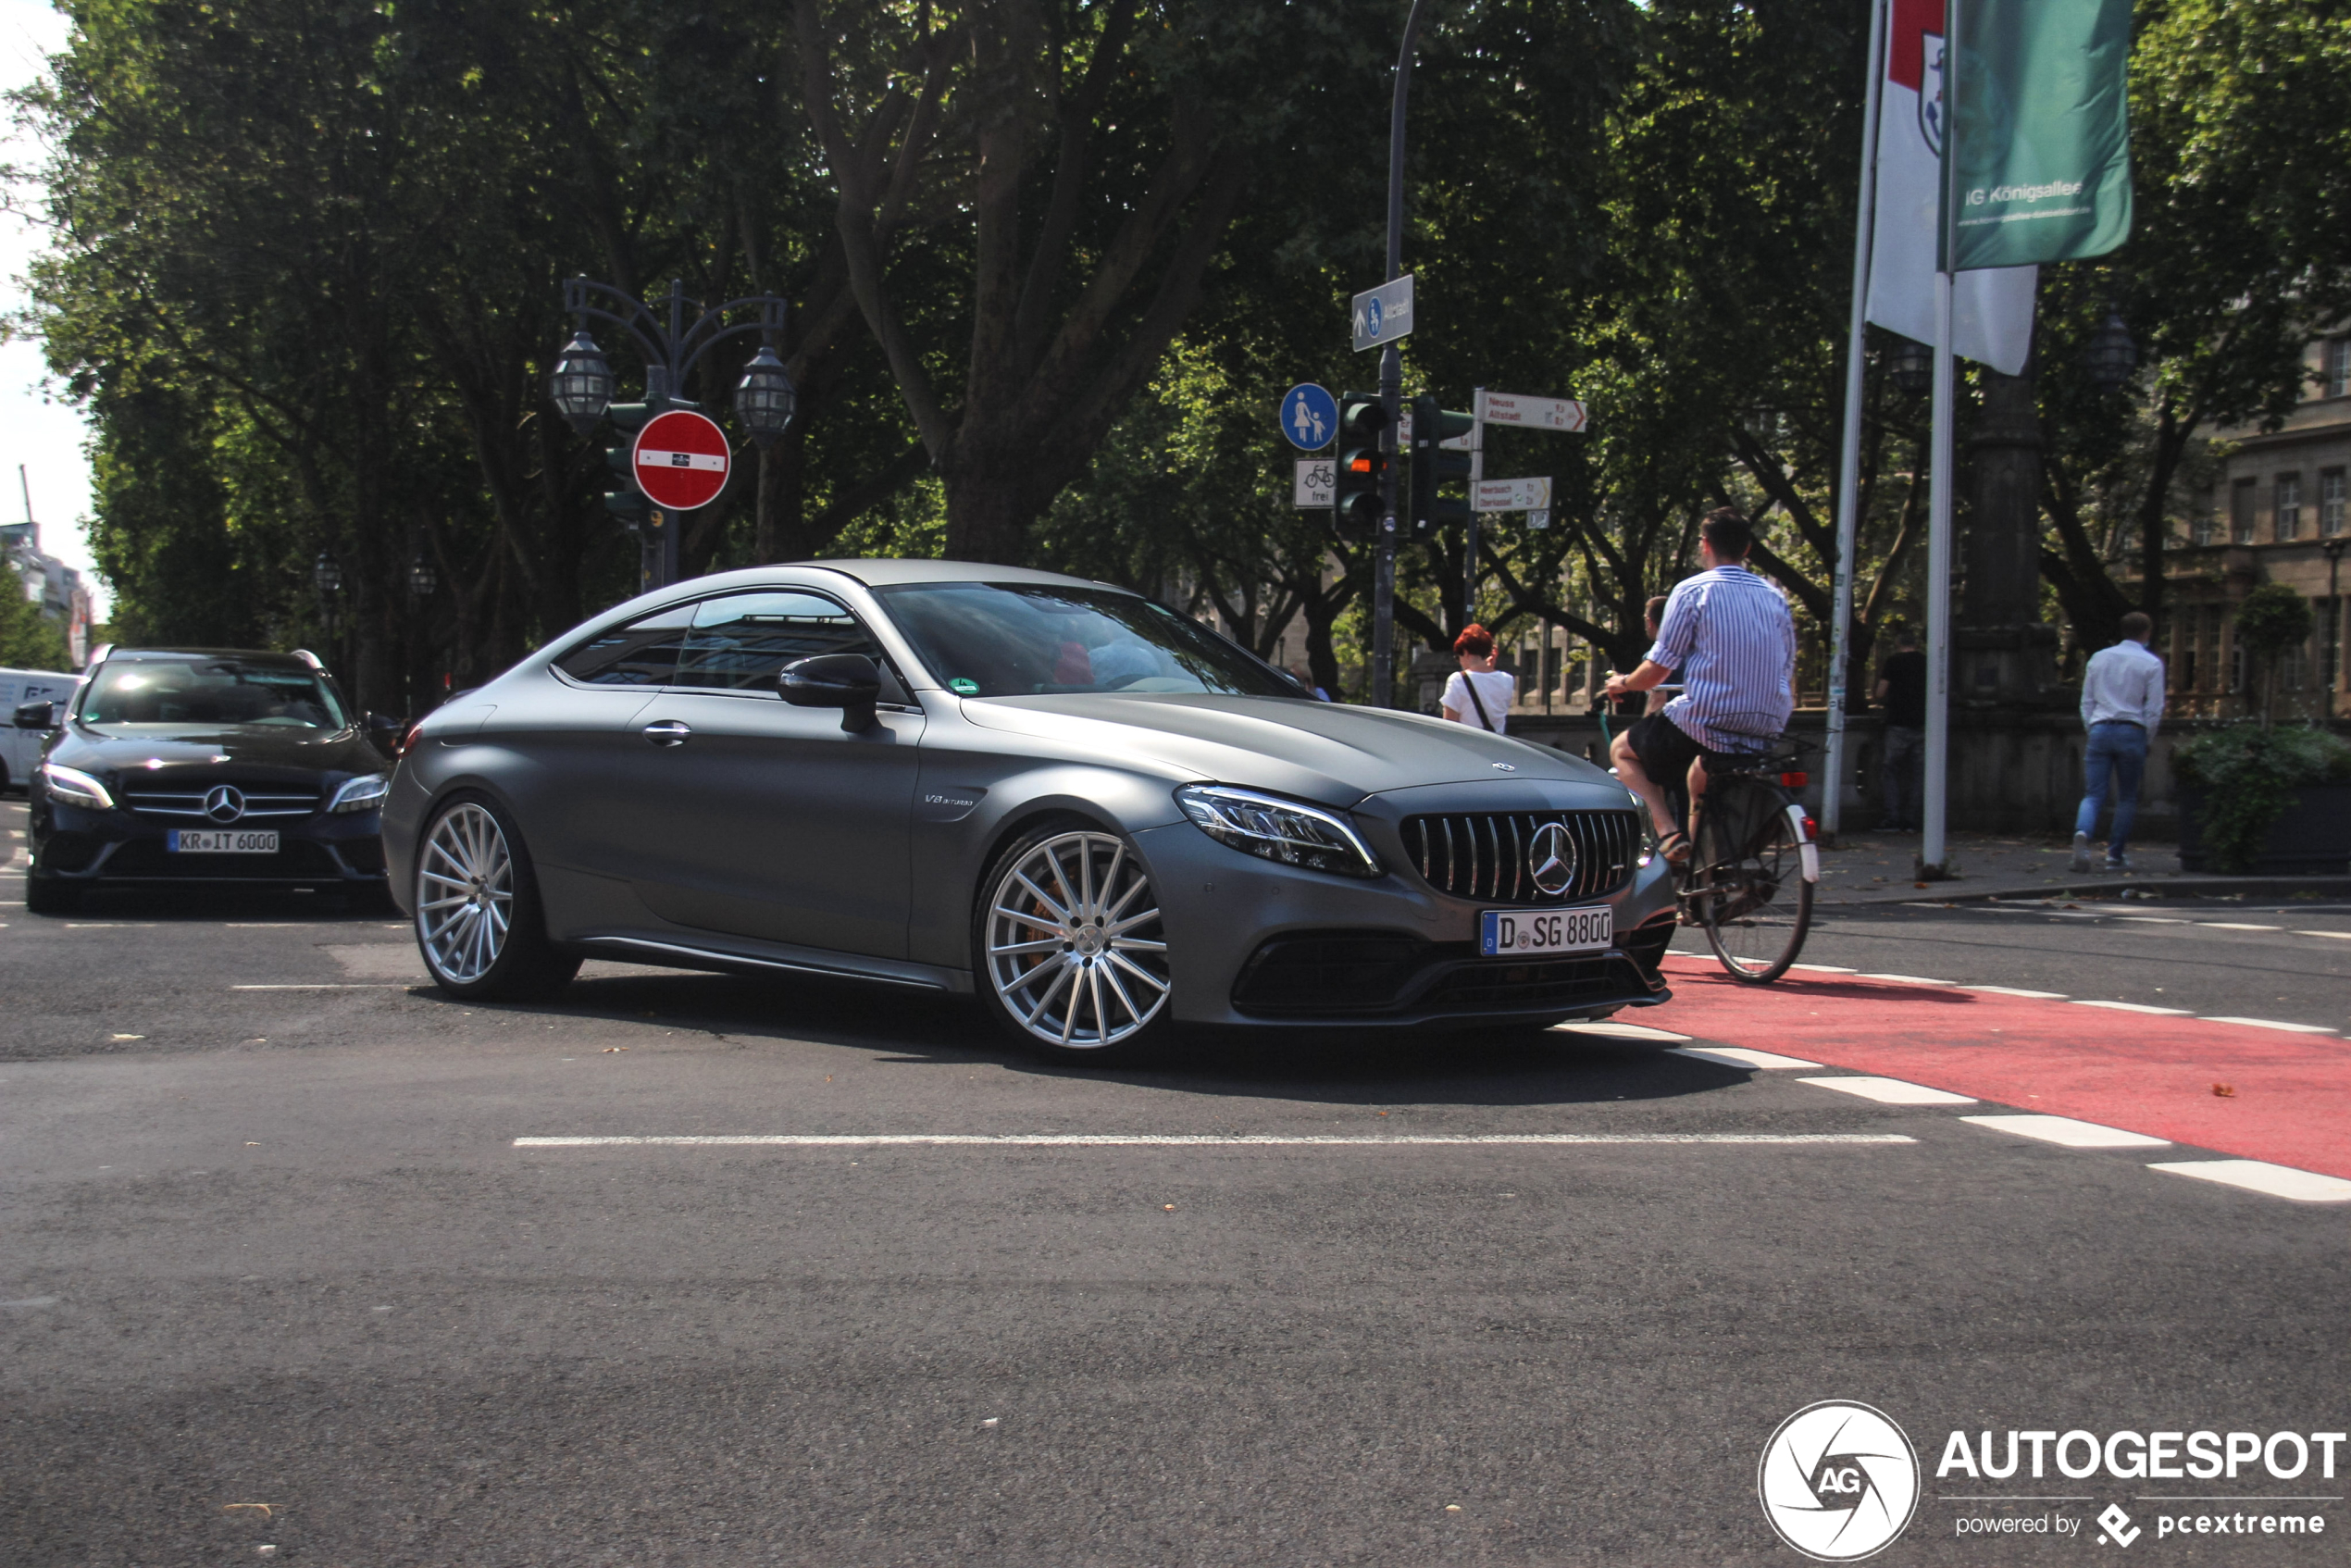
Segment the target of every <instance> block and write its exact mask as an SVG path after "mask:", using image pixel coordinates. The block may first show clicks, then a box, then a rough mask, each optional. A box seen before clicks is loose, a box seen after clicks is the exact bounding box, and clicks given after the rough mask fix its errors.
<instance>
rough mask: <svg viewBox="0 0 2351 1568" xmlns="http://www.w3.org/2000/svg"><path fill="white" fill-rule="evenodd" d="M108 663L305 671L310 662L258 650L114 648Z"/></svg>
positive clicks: (288, 655)
mask: <svg viewBox="0 0 2351 1568" xmlns="http://www.w3.org/2000/svg"><path fill="white" fill-rule="evenodd" d="M106 658H107V660H108V662H110V663H111V662H112V661H113V660H116V659H243V660H244V661H245V662H246V663H248V664H255V665H271V666H277V667H278V668H280V669H298V670H307V669H309V668H310V667H311V666H310V662H309V661H308V660H307V659H305V658H304V657H302V655H300V654H299V653H271V652H269V651H267V650H265V649H260V648H115V649H112V650H109V651H108V653H106Z"/></svg>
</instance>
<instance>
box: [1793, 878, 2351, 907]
mask: <svg viewBox="0 0 2351 1568" xmlns="http://www.w3.org/2000/svg"><path fill="white" fill-rule="evenodd" d="M2125 891H2134V892H2141V893H2152V894H2154V895H2155V899H2168V898H2228V897H2232V896H2237V895H2242V896H2245V897H2247V898H2290V897H2292V896H2293V895H2294V894H2295V893H2320V894H2328V893H2333V894H2341V895H2345V896H2351V877H2185V876H2172V877H2165V878H2164V879H2162V880H2161V881H2150V880H2147V879H2146V878H2133V877H2101V878H2099V879H2097V880H2095V881H2087V882H2076V881H2064V880H2059V881H2057V882H2033V883H2017V884H2012V885H2010V886H2008V887H2001V888H1970V889H1968V890H1965V891H1961V890H1959V888H1958V887H1957V886H1956V885H1955V884H1953V883H1950V882H1929V883H1928V884H1927V885H1926V886H1925V887H1923V888H1921V887H1916V886H1912V887H1910V888H1908V889H1905V890H1903V891H1901V892H1899V893H1874V894H1871V895H1868V896H1865V897H1855V898H1845V899H1823V900H1822V901H1821V902H1822V907H1826V908H1834V907H1835V906H1836V905H1838V904H1893V903H1984V902H1990V901H1992V900H1995V899H2015V898H2028V899H2053V898H2068V899H2072V898H2096V897H2099V896H2101V895H2106V896H2112V895H2114V894H2118V893H2121V892H2125ZM2149 902H2155V900H2154V899H2151V900H2150V901H2149Z"/></svg>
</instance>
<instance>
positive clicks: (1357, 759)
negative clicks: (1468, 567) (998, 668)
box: [963, 692, 1608, 805]
mask: <svg viewBox="0 0 2351 1568" xmlns="http://www.w3.org/2000/svg"><path fill="white" fill-rule="evenodd" d="M963 713H964V718H965V719H967V720H969V721H970V722H971V723H973V724H976V725H978V726H979V727H981V728H987V729H998V730H1005V731H1009V732H1011V733H1014V734H1017V735H1026V736H1030V737H1034V738H1036V739H1039V740H1046V741H1049V742H1053V743H1057V744H1059V745H1065V746H1067V747H1068V748H1069V754H1070V756H1071V757H1072V759H1073V760H1084V761H1089V762H1093V761H1102V762H1118V761H1133V762H1136V763H1144V764H1151V765H1157V766H1159V767H1161V768H1163V769H1165V770H1168V771H1171V772H1176V773H1188V774H1190V775H1192V776H1194V777H1196V778H1205V779H1214V780H1217V781H1218V782H1220V783H1226V784H1242V785H1251V786H1254V787H1256V788H1258V789H1263V790H1275V791H1276V792H1278V793H1282V794H1287V795H1295V796H1297V797H1299V798H1300V799H1303V800H1312V801H1321V802H1324V803H1327V804H1332V805H1352V804H1353V803H1355V802H1357V801H1359V800H1361V799H1362V798H1363V797H1364V796H1366V795H1375V794H1379V793H1381V792H1383V791H1385V790H1404V789H1411V788H1413V787H1415V786H1418V785H1427V784H1470V783H1478V784H1485V783H1495V782H1499V781H1504V780H1521V781H1528V782H1532V781H1536V780H1557V781H1560V782H1563V783H1574V784H1590V783H1594V782H1605V781H1606V780H1607V778H1608V776H1607V775H1606V774H1604V773H1602V772H1601V771H1600V770H1599V769H1598V768H1596V767H1594V766H1592V765H1591V764H1589V763H1587V762H1585V761H1584V760H1583V759H1581V758H1579V757H1572V756H1569V755H1567V754H1565V753H1561V752H1555V751H1551V750H1549V749H1548V748H1546V747H1542V746H1533V745H1529V744H1527V743H1526V742H1525V741H1523V740H1511V739H1509V738H1508V737H1507V736H1500V735H1490V734H1487V733H1486V731H1484V730H1482V729H1474V728H1471V727H1469V726H1467V725H1462V724H1449V723H1448V722H1446V721H1445V720H1443V719H1437V718H1430V717H1427V716H1424V715H1421V714H1407V713H1397V712H1393V711H1391V710H1387V709H1383V708H1365V707H1354V706H1350V705H1348V704H1345V703H1312V702H1304V701H1300V700H1298V699H1295V698H1282V697H1225V696H1212V695H1208V694H1204V693H1182V694H1172V693H1171V694H1161V693H1157V692H1153V693H1138V694H1136V695H1132V696H1128V695H1122V694H1119V693H1115V692H1105V693H1094V694H1080V695H1070V696H1049V697H991V698H971V699H966V700H965V701H964V703H963Z"/></svg>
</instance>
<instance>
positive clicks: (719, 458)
mask: <svg viewBox="0 0 2351 1568" xmlns="http://www.w3.org/2000/svg"><path fill="white" fill-rule="evenodd" d="M730 462H731V457H730V454H729V452H728V445H727V432H726V431H724V430H722V429H719V428H718V425H717V422H716V421H715V420H714V419H712V418H710V417H708V416H706V415H702V414H696V413H694V412H692V411H691V410H690V409H682V408H678V409H672V410H671V411H670V412H668V413H666V414H663V415H659V416H657V417H653V418H652V419H648V420H646V421H645V428H644V429H641V430H639V431H638V432H637V439H636V440H635V441H634V442H631V443H630V444H629V448H628V467H629V471H630V472H631V473H633V474H634V475H636V477H637V488H638V489H640V490H641V491H643V492H645V499H646V500H648V501H650V502H652V503H653V504H654V505H656V506H660V507H665V508H666V509H668V510H669V511H672V512H690V511H692V510H693V509H694V508H695V507H697V506H707V505H709V504H711V503H712V502H714V501H715V500H717V499H718V492H720V491H722V490H725V489H726V488H727V470H728V467H729V465H730Z"/></svg>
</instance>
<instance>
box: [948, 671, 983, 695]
mask: <svg viewBox="0 0 2351 1568" xmlns="http://www.w3.org/2000/svg"><path fill="white" fill-rule="evenodd" d="M947 690H948V691H952V692H953V693H955V695H956V696H958V697H976V696H978V695H979V682H978V681H976V680H967V679H965V678H964V677H962V676H960V675H959V676H957V677H956V678H954V679H952V680H951V681H949V682H948V683H947Z"/></svg>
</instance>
